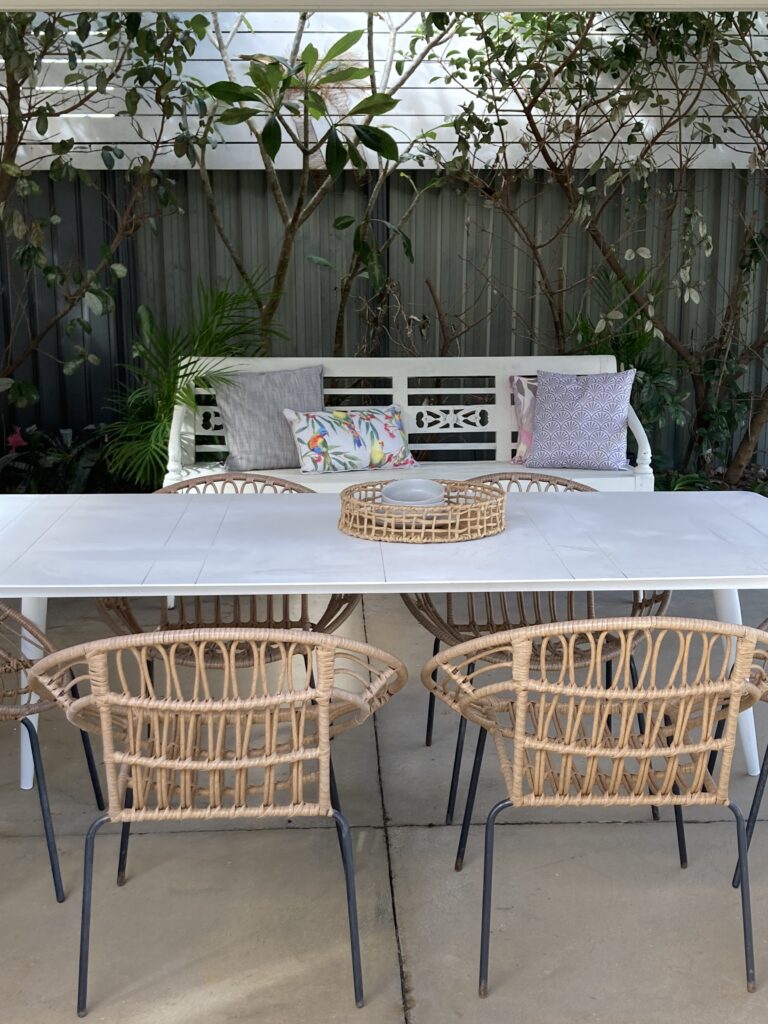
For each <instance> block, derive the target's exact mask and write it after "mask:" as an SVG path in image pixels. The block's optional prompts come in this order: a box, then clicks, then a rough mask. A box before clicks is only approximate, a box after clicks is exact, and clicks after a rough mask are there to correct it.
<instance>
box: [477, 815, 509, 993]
mask: <svg viewBox="0 0 768 1024" xmlns="http://www.w3.org/2000/svg"><path fill="white" fill-rule="evenodd" d="M511 806H512V801H511V800H501V801H499V803H497V804H495V805H494V806H493V807H492V808H491V813H490V814H489V815H488V818H487V820H486V822H485V858H484V863H483V918H482V924H481V926H480V985H479V995H480V998H481V999H485V997H486V996H487V995H488V958H489V955H490V949H491V896H492V892H493V827H494V825H495V824H496V819H497V818H498V816H499V815H500V814H501V812H502V811H504V810H506V809H507V807H511Z"/></svg>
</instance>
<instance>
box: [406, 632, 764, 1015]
mask: <svg viewBox="0 0 768 1024" xmlns="http://www.w3.org/2000/svg"><path fill="white" fill-rule="evenodd" d="M670 634H672V635H673V636H676V637H677V641H678V644H679V652H680V653H678V657H677V661H676V663H675V665H674V668H673V675H672V677H671V679H670V683H669V684H668V685H667V686H666V687H665V686H664V685H663V684H662V685H661V686H657V685H656V674H657V665H656V661H655V658H656V647H655V646H654V645H655V644H657V643H658V642H659V640H658V638H661V640H662V641H663V640H664V639H665V638H666V637H667V636H669V635H670ZM609 635H613V636H618V638H619V641H620V654H619V672H620V673H621V674H622V682H623V686H622V685H620V687H619V688H612V689H610V690H606V689H605V688H603V687H602V686H601V685H600V673H599V667H600V663H601V662H600V653H601V652H600V647H601V644H602V642H604V640H605V638H606V637H607V636H609ZM637 635H640V638H641V641H642V642H643V643H644V644H645V646H646V652H647V650H649V649H650V650H651V652H652V656H651V655H649V654H647V653H646V659H645V661H644V662H643V667H642V669H641V674H640V678H639V679H638V676H637V668H636V667H635V669H634V670H633V669H631V668H630V666H629V661H630V656H631V655H632V653H633V651H635V650H636V648H637V644H636V642H635V637H636V636H637ZM582 636H583V637H587V638H588V639H589V640H590V646H591V649H592V652H593V658H592V662H591V664H589V665H588V666H586V668H587V673H588V675H587V679H586V682H584V683H583V684H580V683H578V682H577V680H576V676H575V674H574V673H575V671H576V670H577V668H578V667H579V666H578V665H577V664H576V662H577V660H578V659H577V657H575V656H574V650H575V647H574V645H575V642H576V640H575V638H578V637H582ZM694 637H697V638H699V639H701V638H705V639H703V640H702V644H703V648H704V653H703V654H702V655H700V657H699V662H698V667H697V664H696V660H695V657H690V650H691V644H692V643H693V638H694ZM550 641H553V642H557V643H559V645H560V650H561V657H560V661H559V665H558V667H556V668H555V669H554V671H555V672H559V678H556V679H555V680H554V681H551V680H550V678H549V675H548V673H549V671H550V670H552V666H553V664H554V662H553V661H548V660H547V659H548V657H549V653H548V652H547V650H546V647H547V646H548V645H549V643H550ZM718 643H719V644H721V645H722V646H721V648H720V650H721V653H722V657H721V664H720V669H719V673H718V674H717V676H715V675H714V674H711V671H710V664H711V662H710V658H711V656H712V652H713V650H714V649H715V645H716V644H718ZM537 644H538V645H540V646H539V647H538V648H537ZM758 644H759V645H762V649H758ZM766 646H768V633H766V632H763V631H761V630H757V629H752V628H750V627H747V626H735V625H727V624H723V623H715V622H710V621H706V620H696V619H682V618H672V617H670V618H667V617H662V616H655V617H651V618H648V619H644V620H642V622H638V621H637V620H634V619H632V618H616V619H597V620H583V621H580V622H569V623H553V624H550V625H548V626H536V627H524V628H521V629H517V630H507V631H505V632H502V633H498V634H492V635H488V636H484V637H480V638H477V639H475V640H470V641H467V642H465V643H462V644H459V645H457V646H456V647H453V648H450V649H448V650H445V651H443V652H442V653H441V654H438V655H437V656H436V657H433V658H432V659H430V660H429V661H428V662H427V663H426V665H425V666H424V668H423V669H422V682H423V684H424V686H425V687H427V689H428V690H430V692H432V693H435V695H436V696H437V697H438V698H439V699H441V700H443V701H444V702H445V703H447V704H448V705H449V706H450V707H452V708H453V710H455V711H457V712H458V713H459V714H460V715H461V716H462V718H468V719H469V720H471V721H474V722H476V723H477V724H478V725H479V726H480V727H481V737H483V743H482V745H483V746H484V737H485V735H486V734H487V733H490V734H491V735H492V737H493V739H494V742H495V745H496V749H497V753H498V756H499V763H500V768H501V774H502V778H503V781H504V784H505V787H506V789H507V797H506V798H505V799H503V800H500V801H499V802H498V803H496V804H494V806H493V807H492V808H491V810H490V812H489V814H488V816H487V818H486V824H485V853H484V859H483V897H482V921H481V939H480V969H479V995H480V996H481V997H485V996H487V994H488V971H489V960H490V925H491V905H492V890H493V860H494V826H495V824H496V820H497V818H498V816H499V814H501V813H502V812H503V811H505V810H507V809H508V808H512V807H528V808H535V807H560V806H573V805H578V806H585V805H595V804H599V805H602V806H606V805H610V806H631V805H638V804H653V805H669V806H672V807H673V808H674V810H675V820H676V825H677V835H678V845H679V853H680V863H681V867H685V866H686V864H687V856H686V853H685V837H684V832H683V823H682V808H683V807H684V806H686V805H709V804H717V805H720V806H727V807H728V808H729V809H730V811H731V813H732V814H733V817H734V819H735V824H736V838H737V848H738V861H737V866H736V871H735V873H734V878H733V885H734V887H737V886H740V888H741V909H742V927H743V937H744V959H745V969H746V982H747V991H748V992H754V991H755V985H756V982H755V962H754V941H753V933H752V911H751V902H750V888H749V864H748V851H749V839H750V834H749V832H748V822H747V821H745V818H744V816H743V814H742V812H741V809H740V808H739V806H738V804H736V803H735V802H734V801H732V800H731V799H730V797H729V794H728V785H729V781H730V771H731V765H732V759H733V751H734V747H735V742H736V732H737V721H738V715H739V712H740V711H741V710H744V709H745V707H749V706H751V705H752V704H753V703H754V702H755V700H758V699H762V697H763V696H764V695H765V694H766V693H768V674H766V671H765V666H766V664H767V663H768V652H767V651H766V649H765V648H766ZM563 652H565V653H563ZM489 654H492V655H494V657H492V658H488V655H489ZM504 658H505V659H506V660H503V659H504ZM689 658H690V661H689ZM478 663H479V664H480V668H479V669H475V668H474V667H473V668H472V671H471V672H469V671H467V669H468V666H474V665H475V664H478ZM502 663H503V664H504V665H505V668H509V669H510V672H511V677H510V678H509V679H505V680H504V681H502V682H499V683H490V684H486V685H483V680H482V675H483V674H484V673H486V672H488V671H490V670H491V669H492V668H493V665H497V666H498V665H499V664H502ZM532 665H536V667H537V669H538V673H539V674H538V675H536V674H535V673H534V674H532ZM649 666H650V667H649ZM689 670H690V672H692V673H693V678H692V679H689ZM678 673H680V682H679V685H678V686H677V687H675V686H674V685H673V684H674V678H675V676H676V675H678ZM478 680H479V682H480V685H477V681H478ZM532 693H533V694H538V698H539V699H538V701H537V700H536V699H534V698H532V696H531V694H532ZM566 698H567V710H566V711H562V710H561V709H560V707H559V705H558V700H560V699H562V700H563V702H566ZM547 699H548V700H549V704H548V705H547ZM697 703H698V705H701V707H700V708H698V707H697ZM641 706H642V707H643V708H644V711H645V713H647V714H648V715H649V716H653V714H654V713H655V715H656V719H655V722H651V720H650V718H649V719H648V723H649V724H648V731H646V729H645V725H643V726H642V727H641V731H640V737H639V739H640V742H638V743H631V742H630V741H631V738H632V732H631V730H632V724H633V722H634V721H635V720H637V719H638V718H639V714H638V712H639V708H640V707H641ZM584 708H586V711H584V710H581V709H584ZM616 709H618V710H619V713H620V726H619V737H618V739H617V740H616V742H614V738H613V731H612V726H611V724H610V716H611V711H612V710H613V711H614V713H615V711H616ZM537 711H538V715H539V717H538V719H536V718H535V717H534V721H535V722H536V723H537V725H536V731H535V732H530V731H528V728H527V726H528V721H529V713H533V714H534V716H535V714H536V712H537ZM673 711H674V712H675V715H676V718H675V719H674V720H673V718H672V713H673ZM503 714H509V715H510V716H511V718H512V725H511V726H504V725H503V724H502V723H501V720H500V718H499V716H500V715H503ZM563 714H565V719H566V725H565V727H564V726H563V725H562V722H561V721H559V719H558V717H556V716H558V715H560V716H562V715H563ZM584 714H587V715H588V716H590V717H591V719H592V723H593V724H592V726H591V731H588V728H587V725H586V721H587V719H585V718H582V717H581V716H582V715H584ZM699 714H700V718H699V717H697V715H699ZM582 723H584V724H582ZM696 727H700V729H701V733H702V737H704V736H705V731H706V737H707V738H706V739H704V738H702V739H700V740H698V741H696V740H694V739H692V738H691V734H690V729H691V728H694V729H695V728H696ZM552 728H554V729H555V735H554V736H552V735H551V734H550V730H551V729H552ZM563 729H565V731H564V732H563ZM718 755H719V757H720V767H719V775H718V777H717V780H715V779H714V775H713V773H714V771H715V767H716V761H717V758H718ZM552 757H556V758H558V757H559V758H560V760H559V762H557V764H558V765H559V769H560V774H559V775H558V774H557V772H556V769H555V767H554V766H553V762H552V761H551V758H552ZM530 758H533V761H531V760H530ZM579 758H581V759H583V760H584V762H585V768H584V770H583V772H582V773H581V775H578V774H576V772H577V769H576V768H575V767H574V765H575V764H577V763H578V760H579ZM601 758H603V759H607V760H609V763H610V764H611V765H613V768H612V769H611V772H610V775H606V774H605V772H604V773H603V774H602V775H601V774H600V770H599V762H600V759H601ZM628 758H629V759H630V761H631V760H632V759H634V760H636V761H637V763H638V769H637V771H636V773H635V776H636V778H635V776H633V775H631V774H630V775H629V776H627V775H626V774H625V773H626V772H627V771H628V770H629V769H627V768H625V764H626V762H627V759H628ZM681 758H683V759H685V758H690V761H691V764H690V769H689V766H688V762H687V761H685V760H684V763H683V765H682V766H681V764H680V759H681ZM654 759H656V762H655V763H656V764H657V767H656V768H653V764H654ZM658 761H662V762H663V765H664V767H663V769H660V768H658ZM681 773H683V774H681ZM767 774H768V755H767V756H766V758H765V759H764V762H763V766H762V770H761V775H760V779H759V781H758V790H760V791H762V789H764V787H765V784H766V775H767ZM632 778H635V782H634V788H633V789H632V790H631V792H630V791H629V790H628V792H627V793H622V791H621V785H622V784H623V785H625V786H627V787H629V786H630V781H631V779H632ZM688 778H690V783H689V785H688V789H687V790H685V789H683V788H682V786H683V785H684V779H688ZM580 780H581V781H580ZM473 781H474V786H475V787H476V782H477V780H476V778H475V779H474V780H473ZM547 784H549V785H550V786H551V787H552V794H551V795H547V790H546V786H547ZM526 785H527V786H528V788H526ZM574 786H576V792H575V793H572V792H571V791H572V788H573V787H574ZM579 786H581V791H579ZM595 786H597V787H598V788H603V796H602V797H597V796H594V795H593V790H594V787H595ZM756 796H757V793H756ZM472 799H474V791H473V792H472ZM755 803H756V801H753V808H754V806H755ZM753 827H754V826H753ZM460 853H461V855H462V857H463V851H461V849H460Z"/></svg>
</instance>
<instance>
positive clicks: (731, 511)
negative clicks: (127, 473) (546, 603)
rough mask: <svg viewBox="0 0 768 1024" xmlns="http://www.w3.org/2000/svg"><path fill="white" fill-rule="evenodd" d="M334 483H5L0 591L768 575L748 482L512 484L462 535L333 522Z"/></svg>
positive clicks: (620, 584) (189, 590) (360, 588)
mask: <svg viewBox="0 0 768 1024" xmlns="http://www.w3.org/2000/svg"><path fill="white" fill-rule="evenodd" d="M338 510H339V498H338V495H332V494H283V495H272V494H270V495H196V494H190V495H180V494H126V495H118V494H92V495H2V496H0V597H26V596H39V597H88V596H91V597H92V596H99V595H101V596H104V595H110V594H111V595H118V594H120V595H125V596H135V595H146V596H150V595H169V594H226V593H230V594H232V593H248V594H256V593H332V592H336V593H377V592H392V593H402V592H417V591H447V590H454V591H468V590H479V591H484V590H627V589H643V588H651V587H655V586H663V587H664V588H668V589H672V590H684V589H699V588H700V589H707V590H718V589H734V588H743V589H747V588H751V589H768V500H767V499H765V498H762V497H760V496H759V495H755V494H750V493H738V492H734V493H717V492H712V493H650V494H643V493H637V492H634V493H618V494H616V493H605V492H603V493H595V494H584V493H571V494H511V495H509V497H508V499H507V530H506V531H505V532H504V533H503V534H500V535H499V536H497V537H489V538H487V539H485V540H480V541H471V542H469V543H464V544H433V545H418V546H414V545H411V544H379V543H372V542H370V541H364V540H357V539H355V538H352V537H347V536H345V535H344V534H342V533H341V532H340V531H339V530H338V529H337V526H336V522H337V518H338Z"/></svg>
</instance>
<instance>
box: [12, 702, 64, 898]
mask: <svg viewBox="0 0 768 1024" xmlns="http://www.w3.org/2000/svg"><path fill="white" fill-rule="evenodd" d="M21 724H22V725H23V726H24V728H25V729H26V731H27V736H28V737H29V746H30V749H31V750H32V763H33V765H34V767H35V779H36V780H37V795H38V798H39V800H40V813H41V814H42V817H43V832H44V833H45V843H46V846H47V847H48V860H49V861H50V864H51V874H52V875H53V890H54V892H55V893H56V902H57V903H63V902H64V885H63V884H62V881H61V868H60V867H59V854H58V851H57V850H56V835H55V833H54V831H53V822H52V821H51V805H50V803H49V802H48V786H47V785H46V781H45V768H44V767H43V755H42V754H41V752H40V741H39V739H38V738H37V729H36V728H35V727H34V725H33V724H32V723H31V722H30V720H29V719H28V718H22V719H21Z"/></svg>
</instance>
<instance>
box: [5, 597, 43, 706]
mask: <svg viewBox="0 0 768 1024" xmlns="http://www.w3.org/2000/svg"><path fill="white" fill-rule="evenodd" d="M53 651H54V647H53V645H52V644H51V642H50V640H49V639H48V637H47V636H46V635H45V633H43V632H41V631H40V630H39V629H38V628H37V626H35V625H34V623H32V622H30V621H29V619H27V618H25V616H23V615H21V614H20V613H19V612H17V611H15V609H13V608H11V607H10V605H7V604H3V603H0V721H4V720H5V721H19V720H20V719H22V718H26V717H27V715H38V714H40V712H42V711H49V710H50V709H51V708H52V707H53V706H54V705H53V703H52V702H51V701H36V702H29V696H30V694H31V692H32V691H31V687H30V684H29V681H28V680H26V681H25V680H24V679H22V678H21V673H23V672H29V670H30V669H31V668H32V666H33V665H34V663H35V662H36V661H37V660H38V659H39V658H41V657H43V656H44V655H46V654H51V653H52V652H53Z"/></svg>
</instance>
